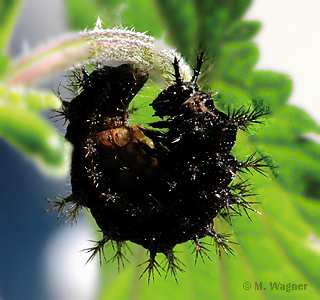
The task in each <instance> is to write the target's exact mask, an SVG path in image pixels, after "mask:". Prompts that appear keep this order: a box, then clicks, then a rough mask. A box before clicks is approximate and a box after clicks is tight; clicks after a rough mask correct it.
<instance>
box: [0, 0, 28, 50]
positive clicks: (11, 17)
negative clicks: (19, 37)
mask: <svg viewBox="0 0 320 300" xmlns="http://www.w3.org/2000/svg"><path fill="white" fill-rule="evenodd" d="M22 4H23V1H22V0H0V49H1V55H4V54H7V53H6V52H7V47H8V45H9V42H10V38H11V34H12V32H13V29H14V26H15V24H16V21H17V18H18V16H19V13H20V11H21V9H22Z"/></svg>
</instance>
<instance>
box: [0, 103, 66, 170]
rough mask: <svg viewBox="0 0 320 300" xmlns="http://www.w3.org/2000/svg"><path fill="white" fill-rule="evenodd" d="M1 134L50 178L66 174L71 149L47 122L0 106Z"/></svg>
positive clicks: (28, 113)
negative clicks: (50, 176)
mask: <svg viewBox="0 0 320 300" xmlns="http://www.w3.org/2000/svg"><path fill="white" fill-rule="evenodd" d="M0 135H1V136H2V137H3V138H5V139H7V140H8V141H9V142H10V143H12V144H13V145H15V146H16V147H17V148H18V149H20V150H21V151H23V152H25V153H26V154H27V155H28V156H30V157H32V159H33V160H34V161H36V162H37V163H38V165H39V166H40V167H41V168H42V169H44V170H45V171H46V172H48V173H49V174H51V175H61V174H64V173H65V170H66V169H67V166H68V159H66V158H67V156H66V155H70V146H69V144H68V143H66V142H65V141H64V139H63V138H62V136H61V135H60V134H59V133H58V132H57V131H56V130H55V129H54V128H53V127H52V126H50V125H49V124H48V123H47V122H45V121H44V120H43V119H42V118H40V117H39V116H38V115H36V114H34V113H33V112H31V111H29V110H27V109H24V108H19V107H17V106H16V105H10V104H1V105H0Z"/></svg>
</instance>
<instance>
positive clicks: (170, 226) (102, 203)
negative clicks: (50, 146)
mask: <svg viewBox="0 0 320 300" xmlns="http://www.w3.org/2000/svg"><path fill="white" fill-rule="evenodd" d="M202 63H203V53H202V54H201V55H199V57H198V59H197V66H196V68H195V69H194V75H193V78H192V79H191V81H190V82H183V81H182V79H181V76H180V71H179V62H178V60H177V59H175V60H174V63H173V67H174V71H175V74H174V77H175V82H174V84H172V85H171V86H169V87H168V88H167V89H165V90H163V91H162V92H161V93H160V94H159V95H158V96H157V98H156V99H155V100H154V101H153V102H152V103H151V105H152V107H153V109H154V111H155V114H154V115H155V116H159V117H160V118H161V119H162V121H159V122H154V123H151V124H149V126H150V127H149V128H150V129H146V128H144V127H142V126H137V125H135V126H131V125H129V114H128V108H129V104H130V102H131V100H132V99H133V98H134V96H135V95H136V94H137V93H138V92H139V90H140V89H141V88H142V87H143V86H144V84H145V83H146V81H147V79H148V74H147V73H143V72H137V71H134V70H133V68H132V66H130V65H128V64H124V65H120V66H118V67H109V66H97V67H96V68H95V69H94V70H93V71H92V73H91V74H88V73H87V71H86V70H85V69H84V68H82V69H81V70H78V71H77V72H75V74H74V77H75V78H77V80H76V83H73V84H74V85H76V87H77V89H78V90H79V93H78V95H76V97H75V98H74V99H73V100H72V101H71V102H67V101H64V100H62V104H63V106H62V107H63V108H62V111H61V112H60V114H62V115H63V116H64V117H65V118H66V119H67V120H68V121H69V125H68V127H67V132H66V135H65V137H66V139H67V140H68V141H69V142H70V143H72V145H73V147H74V149H73V154H72V165H71V185H72V194H71V195H70V196H69V197H67V198H58V199H57V200H49V201H50V202H51V203H53V207H52V208H51V209H53V208H57V209H58V210H59V212H58V215H59V216H60V214H61V213H63V212H65V213H67V220H68V219H72V221H73V220H75V219H76V216H77V213H78V211H79V210H80V209H81V208H83V207H84V208H88V209H89V210H90V211H91V214H92V216H93V217H94V219H95V220H96V222H97V225H98V226H99V228H100V229H101V232H102V234H103V236H102V239H101V240H100V241H98V242H96V245H95V246H94V247H92V248H90V249H86V250H87V251H88V252H92V254H91V257H90V258H89V260H91V259H93V258H94V257H95V255H96V254H99V255H100V260H101V257H103V256H104V252H103V247H104V245H105V244H106V243H107V242H111V243H112V246H113V247H114V248H115V252H116V253H115V255H114V257H112V258H111V260H115V259H117V260H118V267H119V266H121V265H123V264H124V260H126V258H125V256H124V253H123V249H124V247H126V244H125V243H126V241H131V242H133V243H136V244H138V245H141V246H143V247H144V248H145V249H147V250H148V252H149V259H148V260H147V261H146V264H147V267H146V269H145V270H144V272H143V273H142V275H143V274H144V273H146V272H147V273H148V281H149V280H150V277H152V278H154V270H155V271H156V272H158V273H159V274H160V270H161V269H163V268H165V269H166V272H167V274H168V273H169V272H170V273H172V274H173V275H174V277H175V278H176V273H177V270H178V271H183V269H182V267H181V265H183V263H182V262H181V261H180V260H179V259H178V258H177V257H176V256H175V252H174V250H173V249H174V247H175V246H176V245H177V244H180V243H184V242H187V241H189V240H191V241H193V243H194V246H195V248H194V252H195V254H196V260H197V258H198V256H200V257H201V258H202V260H203V258H204V255H205V256H207V257H208V254H207V253H206V250H207V249H206V247H205V246H204V243H203V242H201V241H200V239H202V238H204V237H206V236H209V237H212V238H213V240H214V242H215V244H216V246H217V249H218V251H219V254H220V252H221V250H223V251H225V252H226V253H232V249H231V248H230V246H229V245H228V244H227V243H228V242H229V243H232V242H230V241H229V240H228V235H227V234H218V233H216V232H215V231H214V229H213V224H214V223H213V220H214V218H215V217H217V216H218V215H222V216H223V217H230V216H231V215H232V214H231V213H230V212H233V213H236V214H241V210H244V211H245V212H246V213H247V209H250V210H253V211H255V210H254V209H252V208H251V207H250V203H249V202H247V201H246V200H245V199H244V198H245V197H247V196H251V195H252V193H251V192H250V189H249V185H248V184H247V182H246V181H239V182H238V183H236V184H231V182H232V181H233V179H234V178H236V177H237V173H239V172H243V171H248V170H250V168H252V169H255V170H256V171H258V172H260V173H262V172H263V168H264V167H267V166H268V165H267V164H264V163H263V160H264V158H258V159H255V158H254V155H251V156H249V158H248V159H247V160H246V161H244V162H238V161H237V160H236V158H235V157H234V156H233V155H232V154H231V149H232V147H233V146H234V144H235V142H236V134H237V130H238V129H242V130H247V128H248V126H249V125H250V124H251V123H260V122H261V121H260V119H261V117H263V116H264V115H265V114H266V112H265V110H264V109H262V108H255V109H250V108H249V109H247V110H246V109H243V108H242V109H239V110H236V111H234V112H233V113H231V112H229V113H228V115H227V114H225V113H223V112H221V111H219V110H218V109H216V108H215V105H214V101H213V96H212V94H210V93H201V92H199V88H198V86H197V79H198V76H199V74H200V69H201V66H202ZM152 128H154V130H153V129H152ZM67 206H68V207H69V208H68V209H67ZM51 209H49V210H51ZM157 253H163V254H164V255H165V256H166V258H167V260H166V262H165V265H164V266H161V265H160V264H159V263H158V262H157V260H156V256H157ZM142 275H141V276H142Z"/></svg>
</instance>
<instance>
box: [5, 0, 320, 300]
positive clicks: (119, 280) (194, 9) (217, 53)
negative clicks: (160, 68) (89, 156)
mask: <svg viewBox="0 0 320 300" xmlns="http://www.w3.org/2000/svg"><path fill="white" fill-rule="evenodd" d="M2 3H3V5H2V8H1V10H0V14H1V15H0V17H1V18H0V20H1V21H0V26H1V27H0V32H1V35H0V39H1V40H0V43H1V44H0V45H1V49H2V50H1V52H0V54H1V56H0V71H3V70H5V69H6V67H7V65H8V55H7V54H8V53H7V52H6V47H7V43H8V37H9V36H10V34H11V32H12V26H13V24H14V21H15V18H16V16H17V7H18V6H19V5H18V4H19V3H20V2H19V1H2ZM66 4H67V12H68V14H67V15H68V20H69V25H70V29H73V30H80V29H81V30H83V29H84V28H88V27H89V28H90V27H92V26H93V24H94V22H95V21H96V18H97V16H98V15H100V17H101V18H102V20H103V21H104V26H105V27H113V26H115V25H120V23H121V24H122V26H129V27H130V28H131V27H134V28H135V30H136V31H140V32H145V31H148V34H150V35H152V36H154V37H155V38H158V39H161V38H162V37H164V42H165V43H166V44H168V45H170V46H173V47H176V48H177V50H178V52H180V53H182V54H183V55H184V57H186V58H187V59H188V61H189V62H190V64H191V65H192V64H193V62H194V59H195V55H194V51H196V52H199V51H201V50H203V49H205V51H206V53H207V57H208V60H207V62H206V65H205V67H204V72H203V73H204V76H203V78H202V82H201V84H203V85H206V86H207V87H208V88H209V89H210V90H211V91H212V92H216V91H217V92H219V94H218V96H217V97H216V98H215V100H216V105H217V106H218V107H219V108H220V109H222V110H224V111H227V109H228V108H230V109H238V108H240V107H242V106H244V107H248V106H252V107H255V106H257V105H263V106H265V107H266V108H267V109H269V110H270V111H271V112H272V113H271V115H270V117H269V118H268V119H267V120H266V122H265V123H264V124H262V125H256V126H253V128H251V129H250V131H249V132H248V133H242V134H240V135H239V138H238V140H237V143H236V146H235V149H234V154H235V155H236V157H237V158H239V160H241V159H244V158H245V157H246V156H247V155H249V154H251V153H253V152H255V151H257V153H258V154H259V155H263V156H264V155H268V156H269V157H270V160H271V161H272V163H273V164H274V165H275V166H277V169H276V173H272V172H271V171H270V172H269V176H268V177H263V176H261V175H260V174H253V176H248V178H249V177H250V182H252V183H253V187H254V192H255V193H256V194H257V195H256V196H254V197H252V199H251V201H254V202H258V203H259V204H257V205H255V208H256V209H257V210H258V211H260V212H261V215H258V214H254V213H252V214H251V215H250V217H251V219H252V220H249V219H248V218H247V217H246V216H244V217H235V218H234V219H233V222H232V225H230V224H227V223H226V222H225V221H223V220H216V221H215V226H216V231H217V232H223V233H233V239H232V240H233V241H235V242H237V243H239V245H232V246H233V248H234V250H235V257H227V256H226V255H222V257H221V259H219V257H218V255H215V253H211V259H212V261H209V260H207V262H206V263H205V264H203V263H202V262H201V261H199V262H198V263H197V266H194V256H193V255H191V252H192V249H191V248H188V245H179V246H178V247H177V249H176V250H177V251H181V253H180V254H179V258H180V259H181V260H182V261H183V262H184V263H185V264H186V268H185V270H186V272H185V273H183V274H178V280H179V284H178V285H177V284H176V283H175V281H174V279H172V278H171V277H170V276H168V278H167V279H166V280H163V279H161V278H156V283H155V284H153V283H151V284H150V285H149V286H148V285H147V282H146V280H145V278H142V279H141V280H139V279H138V278H139V275H140V274H141V272H142V268H143V267H142V268H141V267H139V268H137V267H136V265H137V264H138V263H140V262H141V261H143V256H145V251H144V250H142V249H141V248H140V247H137V246H135V245H131V247H132V250H133V254H132V255H130V254H129V255H128V258H129V260H130V261H131V263H130V264H127V266H126V268H125V269H124V270H121V272H120V274H118V273H117V266H116V265H115V264H106V265H103V267H102V269H101V270H102V279H101V280H102V281H101V291H100V298H99V299H101V300H102V299H165V298H168V297H170V298H171V299H302V298H304V299H308V298H310V299H311V298H312V299H320V296H319V290H320V280H319V276H318V266H319V263H320V226H319V209H320V203H319V199H320V192H319V184H320V164H319V162H320V146H319V144H317V143H316V142H314V141H313V140H311V139H308V138H306V137H303V136H301V135H303V134H305V133H310V132H312V133H315V134H318V135H319V134H320V128H319V126H318V124H317V123H316V122H315V121H314V120H312V119H311V118H310V117H309V116H308V115H307V114H306V113H305V112H304V111H303V110H301V109H298V108H297V107H294V106H291V105H288V104H286V102H287V100H288V99H289V96H290V94H291V91H292V82H291V80H290V78H289V77H288V76H287V75H284V74H278V73H275V72H271V71H263V70H253V67H254V66H255V64H256V63H257V61H258V58H259V51H258V48H257V45H256V44H255V43H253V42H252V41H251V39H252V38H253V37H254V36H255V35H256V34H257V33H258V31H259V29H260V27H261V24H260V23H259V22H257V21H242V20H241V18H242V17H243V15H244V14H245V12H246V10H247V9H248V7H249V5H250V4H251V1H250V0H242V1H236V0H224V1H223V0H214V1H207V0H184V1H182V0H170V1H169V0H165V1H161V0H153V1H142V0H128V1H127V2H126V3H121V2H119V1H116V0H109V1H106V0H92V1H90V2H89V1H85V0H66ZM158 91H159V90H158V88H156V87H149V88H148V87H146V88H145V89H143V91H142V93H141V96H138V97H137V99H136V100H135V106H137V107H139V106H141V110H140V111H139V110H138V112H137V114H136V118H135V122H137V123H139V122H141V123H144V124H145V123H147V122H150V121H151V120H150V117H146V116H145V115H146V114H147V115H148V116H151V113H150V107H148V105H146V101H152V97H154V95H155V94H157V92H158ZM10 93H14V91H10ZM10 93H8V92H7V93H6V95H8V94H10ZM0 96H1V95H0ZM17 97H23V96H17ZM34 97H35V98H34V99H35V102H37V101H36V100H37V99H38V98H37V95H35V96H34ZM7 98H8V97H5V98H1V99H0V101H2V102H1V106H0V134H1V135H2V136H3V137H5V138H8V140H10V141H11V142H12V143H14V144H16V145H17V146H18V147H19V148H20V149H22V150H24V151H25V152H26V153H28V154H31V155H33V154H34V152H32V151H35V153H36V155H37V156H38V157H40V158H41V159H42V161H44V162H45V163H46V164H48V165H55V164H56V165H59V163H60V160H61V159H62V157H63V155H62V153H63V150H62V148H61V147H62V146H61V147H60V148H59V146H58V147H57V148H50V145H48V144H47V143H46V142H45V139H46V137H47V135H48V134H51V133H52V132H53V131H54V129H53V128H50V127H49V126H47V125H46V126H43V128H42V127H41V129H39V128H37V126H38V125H37V124H38V123H37V122H39V120H38V119H36V118H39V116H38V115H37V114H36V112H37V111H38V110H39V108H36V109H33V108H32V107H31V108H30V107H27V108H22V107H19V111H18V110H15V109H16V106H14V105H16V104H12V103H8V101H7ZM20 100H22V101H23V100H24V98H21V99H20ZM18 102H19V101H18ZM48 103H50V101H49V102H48ZM52 106H54V104H53V102H52ZM44 108H47V105H46V107H41V109H44ZM27 117H28V118H30V120H29V121H28V122H24V123H27V124H22V123H23V122H21V121H20V118H27ZM32 118H34V121H33V120H32ZM41 122H43V121H42V120H41ZM19 128H20V131H19ZM12 139H13V140H12ZM57 145H62V144H59V143H58V144H57ZM34 147H36V148H34ZM59 153H60V155H59ZM275 175H277V176H275ZM244 178H245V176H244ZM207 242H208V243H210V244H212V241H211V240H207ZM208 247H210V246H208ZM112 251H113V250H112V247H107V249H106V250H105V252H106V256H107V257H112V254H111V253H110V252H112ZM212 252H214V248H212ZM260 282H262V289H259V288H258V287H259V284H260ZM270 282H276V283H277V284H279V283H283V284H289V283H291V284H307V288H306V289H303V290H293V291H290V292H287V291H285V290H281V289H280V287H279V289H278V290H275V289H273V290H272V289H271V287H270ZM245 283H250V284H251V288H250V289H246V287H247V286H248V285H245ZM256 283H257V284H256Z"/></svg>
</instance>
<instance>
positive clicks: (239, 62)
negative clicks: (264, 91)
mask: <svg viewBox="0 0 320 300" xmlns="http://www.w3.org/2000/svg"><path fill="white" fill-rule="evenodd" d="M223 50H224V51H223V54H221V56H220V59H219V62H218V63H217V65H216V67H215V70H214V71H213V75H212V76H213V80H217V79H219V80H223V81H224V82H226V83H228V84H230V85H232V86H239V87H243V88H247V86H248V82H247V77H248V76H249V74H250V72H251V71H252V69H253V67H254V66H255V64H256V63H257V61H258V58H259V52H258V49H257V46H256V44H255V43H245V44H231V45H227V46H226V47H225V48H224V49H223Z"/></svg>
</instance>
